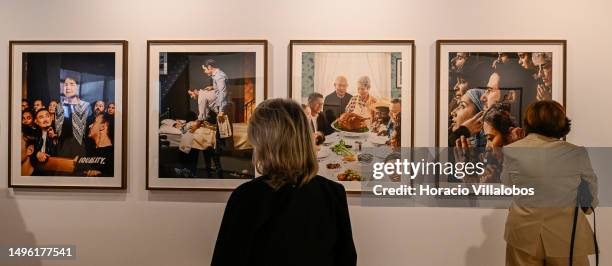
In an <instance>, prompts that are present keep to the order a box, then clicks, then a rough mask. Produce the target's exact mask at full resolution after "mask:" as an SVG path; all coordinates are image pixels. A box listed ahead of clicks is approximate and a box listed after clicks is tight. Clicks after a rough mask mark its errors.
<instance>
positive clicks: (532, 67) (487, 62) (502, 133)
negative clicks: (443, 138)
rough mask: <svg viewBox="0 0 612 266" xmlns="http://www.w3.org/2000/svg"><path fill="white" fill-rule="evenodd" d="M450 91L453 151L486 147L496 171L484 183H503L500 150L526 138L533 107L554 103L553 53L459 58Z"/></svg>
mask: <svg viewBox="0 0 612 266" xmlns="http://www.w3.org/2000/svg"><path fill="white" fill-rule="evenodd" d="M449 92H450V93H449V98H450V99H449V105H448V110H449V116H448V117H449V123H448V124H449V128H448V145H449V147H456V148H460V149H467V148H472V150H474V149H477V148H486V149H485V151H486V152H485V153H484V154H481V156H485V157H486V158H487V159H488V161H489V164H488V165H489V169H488V170H491V171H488V172H487V173H486V174H485V175H483V176H481V177H480V180H479V181H480V182H499V171H500V167H499V165H496V164H495V162H496V160H495V158H497V157H499V156H495V150H497V151H499V149H500V148H501V147H503V146H506V145H508V144H510V143H513V142H514V141H516V140H518V139H521V138H522V137H523V136H524V135H525V132H524V130H523V128H522V125H521V121H522V116H523V114H524V113H525V112H526V108H527V106H528V105H529V104H530V103H532V102H535V101H543V100H551V98H552V54H551V53H544V52H537V53H527V52H519V53H503V52H500V53H497V54H496V56H495V55H493V54H490V53H456V54H455V56H454V57H453V58H452V59H451V60H450V65H449ZM497 153H499V152H497ZM456 157H457V156H455V158H456ZM456 159H457V158H456ZM493 168H494V169H493ZM477 181H478V180H477Z"/></svg>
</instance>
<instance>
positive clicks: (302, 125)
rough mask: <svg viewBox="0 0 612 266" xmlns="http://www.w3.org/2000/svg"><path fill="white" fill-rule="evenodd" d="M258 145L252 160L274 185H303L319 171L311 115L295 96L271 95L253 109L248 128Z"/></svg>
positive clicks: (252, 138) (254, 143)
mask: <svg viewBox="0 0 612 266" xmlns="http://www.w3.org/2000/svg"><path fill="white" fill-rule="evenodd" d="M247 134H248V139H249V142H250V143H251V144H252V145H253V147H254V148H255V152H254V154H253V164H254V165H255V169H256V170H257V172H259V173H260V174H262V175H265V176H268V177H269V178H270V180H271V185H272V186H273V187H275V188H280V187H281V186H282V185H284V184H287V183H291V184H294V185H298V186H301V185H303V184H306V183H307V182H308V181H310V179H311V178H312V177H314V176H315V175H316V174H317V171H318V170H319V169H318V162H317V157H316V155H315V149H314V140H313V137H312V133H311V131H310V126H309V123H308V119H307V118H306V115H305V114H304V111H303V110H302V107H301V106H300V105H299V104H298V103H297V102H295V101H293V100H288V99H270V100H266V101H264V102H262V103H261V104H259V105H258V106H257V108H255V111H253V116H252V117H251V120H250V121H249V127H248V130H247Z"/></svg>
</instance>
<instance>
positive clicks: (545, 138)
mask: <svg viewBox="0 0 612 266" xmlns="http://www.w3.org/2000/svg"><path fill="white" fill-rule="evenodd" d="M523 124H524V127H525V131H526V133H527V136H526V137H524V138H523V139H521V140H518V141H516V142H514V143H512V144H510V145H508V146H506V147H504V158H503V159H504V160H503V161H504V162H503V171H502V173H501V179H502V182H503V183H504V184H505V185H508V186H513V185H514V186H517V187H519V188H533V189H534V191H535V194H533V195H529V196H527V195H525V196H523V195H515V196H514V198H513V201H512V205H511V207H510V209H509V213H508V219H507V221H506V230H505V234H504V238H505V240H506V242H507V246H506V265H570V261H571V263H573V265H589V260H588V257H587V256H588V255H589V254H594V253H595V250H596V244H595V241H594V236H593V231H592V229H591V226H590V225H589V222H588V220H587V218H586V215H585V214H590V213H591V211H592V208H594V207H595V206H597V203H598V200H597V176H596V175H595V173H594V171H593V169H592V167H591V163H590V160H589V156H588V153H587V151H586V149H585V148H584V147H579V146H576V145H573V144H570V143H568V142H566V141H564V140H562V138H563V137H565V136H566V135H567V134H568V133H569V131H570V127H571V123H570V120H569V119H568V118H567V117H566V115H565V110H564V108H563V106H561V104H559V103H557V102H554V101H539V102H535V103H532V104H531V105H529V107H528V108H527V113H526V115H525V118H524V120H523ZM578 198H583V199H591V200H590V202H587V201H578V200H577V199H578ZM579 203H580V205H579ZM578 206H579V207H582V208H583V209H582V211H580V210H581V209H580V208H578Z"/></svg>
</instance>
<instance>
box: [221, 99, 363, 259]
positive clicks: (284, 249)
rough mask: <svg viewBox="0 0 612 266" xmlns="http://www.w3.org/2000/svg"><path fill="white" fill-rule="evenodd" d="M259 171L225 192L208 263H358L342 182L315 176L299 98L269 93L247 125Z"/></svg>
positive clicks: (311, 140) (310, 144)
mask: <svg viewBox="0 0 612 266" xmlns="http://www.w3.org/2000/svg"><path fill="white" fill-rule="evenodd" d="M248 138H249V142H250V143H251V144H252V145H253V146H254V147H255V149H254V150H255V151H254V157H253V163H254V165H255V168H256V169H257V171H258V172H259V173H261V174H262V176H261V177H258V178H256V179H254V180H252V181H250V182H247V183H245V184H243V185H241V186H239V187H238V188H237V189H236V190H235V191H234V192H233V193H232V195H231V196H230V199H229V201H228V203H227V206H226V208H225V214H224V215H223V221H222V222H221V228H220V230H219V236H218V237H217V243H216V246H215V251H214V254H213V258H212V263H211V264H212V265H231V266H240V265H283V266H289V265H317V266H325V265H356V262H357V254H356V251H355V245H354V243H353V237H352V232H351V222H350V217H349V213H348V205H347V201H346V193H345V191H344V187H343V186H342V185H340V184H338V183H336V182H333V181H331V180H328V179H326V178H324V177H320V176H317V175H316V173H317V171H318V163H317V160H316V156H315V150H314V144H313V139H312V137H311V134H310V129H309V124H308V120H307V118H306V116H305V114H304V112H303V111H302V108H301V107H300V105H299V104H297V103H296V102H294V101H292V100H285V99H272V100H267V101H265V102H263V103H261V104H260V105H259V106H258V107H257V108H256V109H255V111H254V113H253V116H252V117H251V119H250V122H249V128H248Z"/></svg>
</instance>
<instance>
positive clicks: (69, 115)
mask: <svg viewBox="0 0 612 266" xmlns="http://www.w3.org/2000/svg"><path fill="white" fill-rule="evenodd" d="M61 92H62V94H63V97H62V104H61V105H60V106H58V107H57V110H56V112H55V126H56V131H57V135H58V136H59V140H60V141H59V146H58V148H57V152H58V156H60V157H75V156H83V155H85V153H86V150H85V146H86V145H85V135H86V127H87V118H88V117H89V115H90V114H91V108H90V104H89V103H88V102H86V101H83V100H81V98H80V93H79V92H80V88H79V83H78V81H77V79H76V78H73V77H66V78H64V83H63V86H62V89H61Z"/></svg>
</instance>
